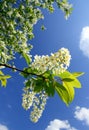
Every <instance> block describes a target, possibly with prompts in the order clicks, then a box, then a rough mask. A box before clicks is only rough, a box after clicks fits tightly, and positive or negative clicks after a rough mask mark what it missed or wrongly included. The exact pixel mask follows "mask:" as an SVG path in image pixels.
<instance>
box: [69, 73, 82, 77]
mask: <svg viewBox="0 0 89 130" xmlns="http://www.w3.org/2000/svg"><path fill="white" fill-rule="evenodd" d="M72 74H73V76H75V77H79V76H81V75H83V74H84V73H83V72H74V73H72Z"/></svg>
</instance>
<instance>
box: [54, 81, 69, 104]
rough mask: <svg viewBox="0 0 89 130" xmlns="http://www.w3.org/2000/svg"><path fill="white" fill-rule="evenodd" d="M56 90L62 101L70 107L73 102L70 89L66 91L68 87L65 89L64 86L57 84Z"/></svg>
mask: <svg viewBox="0 0 89 130" xmlns="http://www.w3.org/2000/svg"><path fill="white" fill-rule="evenodd" d="M55 90H56V91H57V93H58V95H59V96H60V98H61V100H62V101H63V102H64V103H65V104H66V105H67V106H68V105H69V103H70V102H71V100H70V95H69V92H68V89H66V87H64V86H63V85H61V84H59V83H57V82H55Z"/></svg>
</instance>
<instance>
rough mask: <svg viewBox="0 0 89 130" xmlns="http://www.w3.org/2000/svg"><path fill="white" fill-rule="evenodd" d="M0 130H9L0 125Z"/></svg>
mask: <svg viewBox="0 0 89 130" xmlns="http://www.w3.org/2000/svg"><path fill="white" fill-rule="evenodd" d="M0 130H9V129H8V128H7V126H5V125H2V124H0Z"/></svg>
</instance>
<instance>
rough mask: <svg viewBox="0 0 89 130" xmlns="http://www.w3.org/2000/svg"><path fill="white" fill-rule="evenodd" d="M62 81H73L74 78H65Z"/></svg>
mask: <svg viewBox="0 0 89 130" xmlns="http://www.w3.org/2000/svg"><path fill="white" fill-rule="evenodd" d="M62 81H67V82H71V81H74V78H64V79H62Z"/></svg>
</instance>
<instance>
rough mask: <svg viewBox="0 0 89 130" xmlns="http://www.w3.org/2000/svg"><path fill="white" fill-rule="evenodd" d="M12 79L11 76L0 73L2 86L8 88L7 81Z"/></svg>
mask: <svg viewBox="0 0 89 130" xmlns="http://www.w3.org/2000/svg"><path fill="white" fill-rule="evenodd" d="M9 78H11V76H10V75H4V73H3V72H2V71H0V81H1V86H3V87H6V85H7V79H9Z"/></svg>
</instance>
